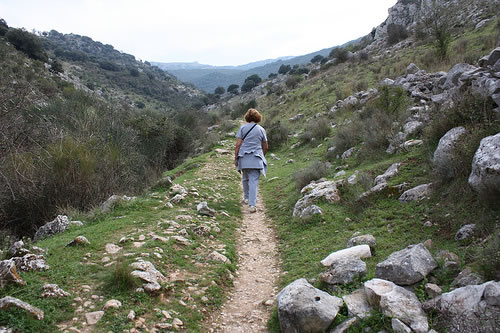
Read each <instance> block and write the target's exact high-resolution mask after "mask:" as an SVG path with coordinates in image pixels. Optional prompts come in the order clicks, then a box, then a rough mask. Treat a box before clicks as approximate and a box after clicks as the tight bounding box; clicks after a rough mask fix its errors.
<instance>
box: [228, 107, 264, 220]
mask: <svg viewBox="0 0 500 333" xmlns="http://www.w3.org/2000/svg"><path fill="white" fill-rule="evenodd" d="M245 120H246V122H247V124H245V125H243V126H241V127H240V129H239V130H238V133H236V138H238V140H237V141H236V148H235V150H234V165H235V166H236V167H237V168H238V171H239V172H241V173H242V183H243V200H244V202H245V203H248V205H249V206H250V213H255V212H256V211H257V208H256V207H255V206H256V204H257V188H258V185H259V177H260V174H261V173H262V174H263V175H264V177H265V176H266V171H267V161H266V158H265V157H264V156H265V155H266V154H267V149H268V145H267V136H266V130H265V129H264V128H263V127H262V126H260V125H258V123H260V122H261V120H262V116H261V114H260V113H259V111H257V110H255V109H249V110H248V112H247V113H246V114H245Z"/></svg>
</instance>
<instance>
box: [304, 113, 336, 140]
mask: <svg viewBox="0 0 500 333" xmlns="http://www.w3.org/2000/svg"><path fill="white" fill-rule="evenodd" d="M329 135H330V125H329V124H328V122H327V121H325V120H324V119H314V120H312V121H310V122H309V123H308V124H307V128H306V130H305V132H304V134H302V135H301V137H300V140H301V141H302V142H304V143H308V142H311V141H312V139H313V138H314V139H316V140H323V139H324V138H326V137H328V136H329Z"/></svg>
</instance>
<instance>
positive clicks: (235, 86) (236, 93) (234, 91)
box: [227, 84, 240, 95]
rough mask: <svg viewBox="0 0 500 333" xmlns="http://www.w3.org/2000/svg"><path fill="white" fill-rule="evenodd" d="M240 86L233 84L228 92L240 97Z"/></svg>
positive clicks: (228, 88)
mask: <svg viewBox="0 0 500 333" xmlns="http://www.w3.org/2000/svg"><path fill="white" fill-rule="evenodd" d="M239 87H240V86H239V85H237V84H231V85H229V87H227V92H228V93H230V94H233V95H238V88H239Z"/></svg>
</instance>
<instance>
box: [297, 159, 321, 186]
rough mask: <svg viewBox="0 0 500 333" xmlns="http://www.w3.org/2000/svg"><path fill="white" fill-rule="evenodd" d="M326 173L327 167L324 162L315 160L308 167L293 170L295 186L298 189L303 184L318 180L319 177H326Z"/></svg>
mask: <svg viewBox="0 0 500 333" xmlns="http://www.w3.org/2000/svg"><path fill="white" fill-rule="evenodd" d="M327 174H328V169H327V168H326V165H325V163H323V162H320V161H316V162H314V163H312V164H311V165H310V166H309V167H307V168H304V169H302V170H299V171H297V172H295V173H294V175H293V178H294V180H295V186H296V188H297V189H298V190H301V189H302V188H303V187H304V186H306V185H308V184H309V183H310V182H312V181H313V180H318V179H320V178H323V177H326V175H327Z"/></svg>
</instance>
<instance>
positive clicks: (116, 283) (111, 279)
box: [104, 258, 140, 293]
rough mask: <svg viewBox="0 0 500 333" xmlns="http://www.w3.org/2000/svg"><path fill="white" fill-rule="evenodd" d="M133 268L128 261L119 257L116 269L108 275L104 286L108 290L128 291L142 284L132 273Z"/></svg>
mask: <svg viewBox="0 0 500 333" xmlns="http://www.w3.org/2000/svg"><path fill="white" fill-rule="evenodd" d="M132 271H133V269H132V268H131V267H130V266H129V265H128V263H127V261H126V260H124V259H121V258H119V259H118V260H117V261H116V264H115V266H114V269H113V270H112V271H111V273H110V275H109V276H108V277H107V279H106V281H105V283H104V288H105V289H106V290H107V291H113V292H115V293H116V292H126V291H131V290H133V289H135V288H137V287H139V286H140V282H139V280H138V279H137V278H136V277H134V276H133V275H132Z"/></svg>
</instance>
